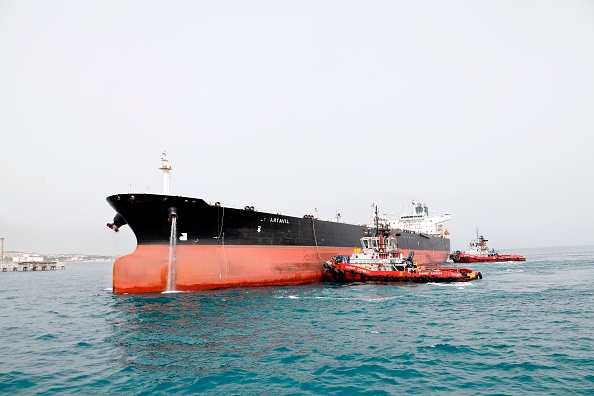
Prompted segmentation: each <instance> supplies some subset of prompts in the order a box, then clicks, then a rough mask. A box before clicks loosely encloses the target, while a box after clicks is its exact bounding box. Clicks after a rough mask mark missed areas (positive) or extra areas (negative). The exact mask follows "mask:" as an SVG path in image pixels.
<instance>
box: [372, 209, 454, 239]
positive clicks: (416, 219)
mask: <svg viewBox="0 0 594 396" xmlns="http://www.w3.org/2000/svg"><path fill="white" fill-rule="evenodd" d="M412 204H413V208H414V211H413V213H410V214H409V213H407V212H406V210H405V211H404V213H403V214H401V215H400V216H399V217H398V218H396V219H389V218H388V216H387V215H383V216H382V217H384V218H385V219H386V220H387V221H388V222H389V225H390V229H391V230H395V229H399V230H406V231H413V232H416V233H419V234H425V235H431V236H439V237H444V238H447V237H448V235H449V234H450V232H449V231H448V230H447V229H446V228H445V226H444V224H443V223H445V222H446V221H448V220H449V219H450V215H449V214H444V215H443V216H429V208H428V207H427V205H425V204H424V203H422V202H419V201H414V200H413V201H412Z"/></svg>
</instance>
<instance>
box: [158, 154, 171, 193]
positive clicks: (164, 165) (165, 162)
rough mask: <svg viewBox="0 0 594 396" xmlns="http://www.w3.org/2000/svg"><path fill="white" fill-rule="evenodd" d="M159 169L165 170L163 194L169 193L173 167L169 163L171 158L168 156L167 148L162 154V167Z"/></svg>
mask: <svg viewBox="0 0 594 396" xmlns="http://www.w3.org/2000/svg"><path fill="white" fill-rule="evenodd" d="M159 169H160V170H162V171H163V195H169V172H170V171H171V169H173V168H172V167H171V165H169V158H167V154H166V153H165V150H163V154H162V155H161V167H160V168H159Z"/></svg>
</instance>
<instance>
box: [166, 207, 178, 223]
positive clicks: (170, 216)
mask: <svg viewBox="0 0 594 396" xmlns="http://www.w3.org/2000/svg"><path fill="white" fill-rule="evenodd" d="M174 217H175V218H177V208H175V207H173V206H172V207H170V208H169V209H167V219H168V220H169V221H171V219H173V218H174Z"/></svg>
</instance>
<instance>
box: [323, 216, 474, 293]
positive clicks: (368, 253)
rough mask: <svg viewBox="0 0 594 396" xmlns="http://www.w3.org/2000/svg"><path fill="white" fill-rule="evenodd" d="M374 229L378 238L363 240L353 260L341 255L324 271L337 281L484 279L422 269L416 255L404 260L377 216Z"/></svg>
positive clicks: (450, 270) (450, 269)
mask: <svg viewBox="0 0 594 396" xmlns="http://www.w3.org/2000/svg"><path fill="white" fill-rule="evenodd" d="M376 213H377V207H376ZM375 230H376V234H375V236H364V237H363V238H361V248H356V249H355V250H354V252H353V254H352V255H351V256H350V257H345V256H343V255H338V256H335V257H333V258H332V259H330V260H328V261H327V262H325V263H324V272H326V273H329V274H330V275H331V276H332V278H333V279H334V281H336V282H420V283H427V282H467V281H470V280H474V279H482V277H483V276H482V274H481V273H480V272H474V271H473V270H470V269H467V268H457V267H437V266H433V267H430V268H426V267H424V266H421V267H419V266H418V264H417V262H416V261H414V252H412V251H411V252H410V253H409V254H408V256H407V257H406V258H404V256H403V254H402V252H400V250H399V249H398V245H397V237H396V236H394V235H390V230H389V227H388V223H386V222H383V221H382V220H381V219H380V218H379V217H378V216H377V215H376V229H375Z"/></svg>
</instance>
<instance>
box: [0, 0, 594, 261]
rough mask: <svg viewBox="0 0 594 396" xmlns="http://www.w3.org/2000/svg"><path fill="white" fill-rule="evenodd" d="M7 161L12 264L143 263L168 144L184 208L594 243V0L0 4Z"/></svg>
mask: <svg viewBox="0 0 594 396" xmlns="http://www.w3.org/2000/svg"><path fill="white" fill-rule="evenodd" d="M0 148H1V150H0V167H1V171H0V172H1V173H0V188H1V190H0V236H2V237H5V238H6V239H5V247H4V248H5V250H19V251H35V252H40V253H89V254H114V255H121V254H125V253H128V252H131V251H132V250H133V249H134V247H135V238H134V236H133V234H132V232H131V230H130V229H129V228H128V227H124V228H122V231H121V232H120V233H118V234H115V233H114V232H112V231H111V230H109V229H108V228H107V227H106V226H105V224H106V223H107V222H110V221H111V220H112V219H113V216H114V214H115V212H114V211H113V210H112V209H111V207H110V206H109V205H108V204H107V202H106V201H105V198H106V197H107V196H109V195H112V194H116V193H121V192H129V191H134V192H138V191H144V192H151V193H153V192H156V193H161V192H162V179H161V172H160V171H159V170H158V169H157V168H158V167H159V166H160V162H159V157H160V154H161V152H162V151H163V150H164V149H165V150H167V153H168V155H169V156H170V157H171V165H172V166H173V173H172V181H171V192H172V194H174V195H184V196H191V197H200V198H203V199H205V200H206V201H208V202H215V201H220V202H222V203H223V204H228V205H236V206H240V207H243V206H245V205H252V206H254V207H256V209H261V210H270V211H276V210H278V211H280V212H282V213H284V214H289V215H297V216H301V215H303V214H306V213H314V209H315V208H318V214H319V216H320V217H321V218H330V217H333V216H334V215H335V213H336V211H337V210H339V211H340V212H341V213H342V214H343V220H345V221H348V222H355V223H361V222H368V221H370V220H371V203H373V202H375V203H377V204H378V205H379V207H380V210H381V211H382V212H388V213H394V214H395V215H397V214H400V213H401V212H402V211H403V208H405V207H406V208H407V209H408V210H409V211H410V208H411V205H410V201H411V200H412V199H417V200H421V201H425V202H426V203H427V204H428V205H429V208H430V211H431V213H435V214H439V215H441V214H444V213H449V214H451V216H452V220H451V221H450V222H448V224H447V227H448V229H449V230H450V232H451V240H452V249H453V250H455V249H464V248H466V247H467V245H468V242H469V241H470V239H472V238H473V237H474V236H475V233H476V231H475V230H476V228H477V227H478V228H479V229H480V231H481V233H483V234H484V235H485V236H486V237H487V238H488V239H489V241H490V242H489V243H490V245H491V246H492V247H495V248H499V249H502V250H505V249H509V248H521V247H543V246H565V245H584V244H594V232H592V224H593V223H594V204H593V192H594V187H593V182H592V178H591V176H590V174H591V172H592V170H593V169H594V157H593V155H592V152H593V151H594V1H586V0H582V1H571V0H558V1H546V0H525V1H522V0H513V1H500V0H497V1H473V0H469V1H444V0H437V1H430V0H426V1H416V0H410V1H397V0H390V1H342V0H341V1H323V0H321V1H320V0H316V1H292V2H289V1H273V0H271V1H224V0H223V1H145V0H143V1H120V0H119V1H104V0H103V1H80V0H77V1H59V0H58V1H24V0H17V1H6V0H0Z"/></svg>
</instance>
